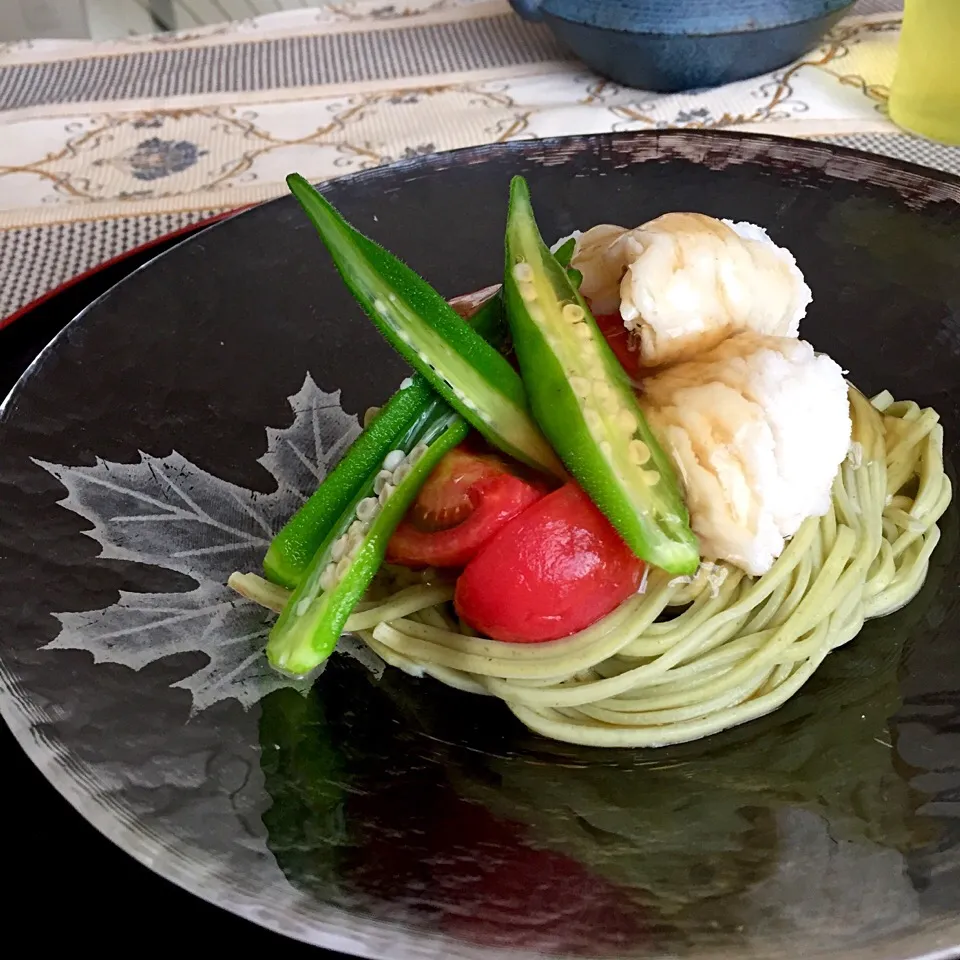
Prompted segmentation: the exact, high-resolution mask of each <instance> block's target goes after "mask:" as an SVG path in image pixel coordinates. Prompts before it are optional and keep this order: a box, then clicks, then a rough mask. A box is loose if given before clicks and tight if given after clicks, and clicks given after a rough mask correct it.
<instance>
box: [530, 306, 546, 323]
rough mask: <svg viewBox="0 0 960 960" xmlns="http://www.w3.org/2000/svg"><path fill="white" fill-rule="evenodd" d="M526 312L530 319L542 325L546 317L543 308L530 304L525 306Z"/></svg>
mask: <svg viewBox="0 0 960 960" xmlns="http://www.w3.org/2000/svg"><path fill="white" fill-rule="evenodd" d="M527 313H528V314H529V315H530V319H531V320H532V321H533V322H534V323H536V324H541V325H542V324H543V323H544V322H545V321H546V319H547V315H546V314H545V313H544V312H543V308H542V307H538V306H537V305H536V304H530V306H528V307H527Z"/></svg>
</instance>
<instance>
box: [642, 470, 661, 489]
mask: <svg viewBox="0 0 960 960" xmlns="http://www.w3.org/2000/svg"><path fill="white" fill-rule="evenodd" d="M641 475H642V476H643V480H644V483H646V485H647V486H648V487H654V486H656V485H657V481H658V480H659V479H660V473H659V472H658V471H657V470H642V471H641Z"/></svg>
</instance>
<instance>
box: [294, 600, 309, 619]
mask: <svg viewBox="0 0 960 960" xmlns="http://www.w3.org/2000/svg"><path fill="white" fill-rule="evenodd" d="M309 609H310V598H309V597H304V598H303V599H302V600H301V601H300V602H299V603H298V604H297V616H298V617H302V616H303V615H304V614H305V613H306V612H307V611H308V610H309Z"/></svg>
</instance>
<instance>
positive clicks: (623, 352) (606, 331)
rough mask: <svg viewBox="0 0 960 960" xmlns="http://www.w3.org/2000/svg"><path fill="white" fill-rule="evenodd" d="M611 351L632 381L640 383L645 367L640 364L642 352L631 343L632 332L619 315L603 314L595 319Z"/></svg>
mask: <svg viewBox="0 0 960 960" xmlns="http://www.w3.org/2000/svg"><path fill="white" fill-rule="evenodd" d="M594 319H595V320H596V321H597V326H598V327H599V328H600V332H601V333H602V334H603V337H604V339H605V340H606V341H607V343H608V344H609V345H610V349H611V350H612V351H613V352H614V353H615V354H616V357H617V359H618V360H619V361H620V365H621V366H622V367H623V369H624V370H626V371H627V376H628V377H630V379H631V380H634V381H639V380H640V379H641V378H642V377H643V372H644V371H643V367H642V366H641V364H640V351H639V349H637V346H636V345H635V344H633V343H631V340H632V337H631V334H630V331H629V330H627V328H626V327H625V326H624V325H623V318H622V317H621V316H620V314H619V313H607V314H601V315H600V316H598V317H595V318H594Z"/></svg>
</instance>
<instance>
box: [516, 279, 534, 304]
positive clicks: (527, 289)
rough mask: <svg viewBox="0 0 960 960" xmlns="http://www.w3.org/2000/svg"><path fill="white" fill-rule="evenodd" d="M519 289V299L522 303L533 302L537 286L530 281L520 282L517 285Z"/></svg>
mask: <svg viewBox="0 0 960 960" xmlns="http://www.w3.org/2000/svg"><path fill="white" fill-rule="evenodd" d="M517 289H518V290H519V291H520V299H521V300H523V302H524V303H533V301H534V300H536V299H537V288H536V287H535V286H534V285H533V284H532V283H521V284H518V285H517Z"/></svg>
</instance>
